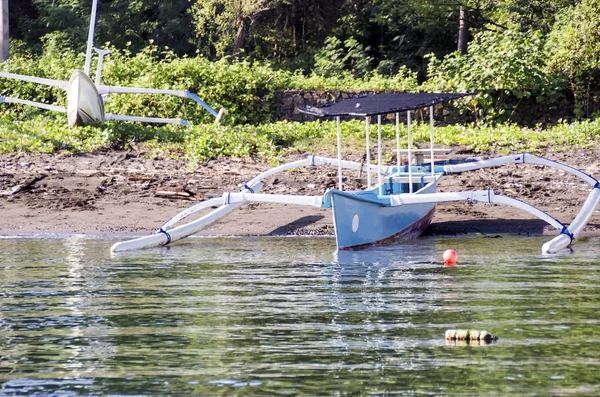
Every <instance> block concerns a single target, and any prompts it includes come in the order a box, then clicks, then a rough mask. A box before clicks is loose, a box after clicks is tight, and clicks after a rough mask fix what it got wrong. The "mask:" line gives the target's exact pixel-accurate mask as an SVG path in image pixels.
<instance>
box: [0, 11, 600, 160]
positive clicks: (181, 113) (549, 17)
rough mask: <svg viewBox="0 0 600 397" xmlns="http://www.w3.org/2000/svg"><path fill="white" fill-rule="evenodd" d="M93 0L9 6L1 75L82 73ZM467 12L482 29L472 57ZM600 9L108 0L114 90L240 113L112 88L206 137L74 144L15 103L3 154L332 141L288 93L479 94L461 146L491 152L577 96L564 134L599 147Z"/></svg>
mask: <svg viewBox="0 0 600 397" xmlns="http://www.w3.org/2000/svg"><path fill="white" fill-rule="evenodd" d="M90 5H91V0H53V1H51V2H50V1H47V0H9V7H10V14H9V17H10V34H11V59H10V60H9V61H8V62H5V63H4V64H2V65H1V66H0V69H1V70H3V71H10V72H13V73H21V74H29V75H34V76H39V77H47V78H54V79H62V80H66V79H68V77H69V75H70V73H71V71H72V70H73V69H75V68H81V67H82V65H83V58H84V56H83V53H84V50H85V45H86V38H87V30H88V24H89V14H90ZM461 11H462V14H464V15H465V19H464V22H465V23H466V25H467V26H468V27H469V43H468V47H467V50H466V51H465V52H462V53H460V52H457V51H456V48H457V36H458V26H459V17H460V15H461ZM599 15H600V0H504V1H496V0H330V1H319V0H172V1H170V2H164V1H159V0H111V1H106V0H100V1H99V9H98V22H97V29H96V35H95V43H96V45H97V46H102V47H106V48H109V49H111V51H112V53H111V55H110V56H108V57H107V58H106V59H105V64H104V73H103V83H104V84H110V85H125V86H141V87H152V88H174V89H192V90H194V91H196V92H197V93H198V94H199V96H200V97H201V98H203V99H204V100H206V101H207V102H208V103H209V104H210V105H211V106H213V107H214V108H220V107H225V108H226V109H227V110H228V112H229V115H228V117H227V119H226V124H227V125H226V126H225V127H223V128H226V130H225V133H222V132H223V130H220V129H216V127H214V126H213V125H212V117H211V116H210V115H209V114H208V113H207V112H206V111H204V110H203V109H201V108H200V107H199V106H197V105H196V104H194V103H193V102H191V101H185V100H182V99H180V98H174V97H173V98H171V97H152V96H143V95H138V96H131V95H121V96H118V95H112V96H111V97H110V101H108V102H107V103H106V109H107V112H108V113H117V114H132V115H144V116H156V117H181V118H185V119H188V120H190V121H192V123H193V124H194V128H193V130H192V131H188V132H186V133H181V132H180V130H177V129H173V128H171V127H160V128H156V129H155V130H154V129H152V128H151V127H149V126H143V125H132V124H123V125H125V126H128V127H122V126H121V125H117V124H113V123H108V124H107V126H106V127H89V128H87V129H77V130H75V132H73V133H72V134H71V135H69V134H70V133H67V132H62V133H60V132H59V130H60V129H61V128H66V126H65V124H66V123H65V122H64V120H63V118H61V117H60V115H59V116H54V115H48V114H47V112H44V111H40V110H37V109H32V108H28V107H23V106H12V105H11V106H8V105H3V106H0V116H1V117H2V119H3V123H5V124H4V125H2V126H1V128H0V130H1V131H2V132H1V134H3V135H1V134H0V136H3V138H1V139H2V141H1V142H2V145H4V146H3V149H2V150H16V149H17V148H18V147H21V148H23V150H32V148H37V149H35V150H47V151H56V150H71V149H69V148H72V150H75V151H77V150H93V148H96V149H98V148H109V147H111V145H116V146H117V147H121V146H123V145H127V144H128V142H130V141H132V140H133V141H142V140H143V141H146V142H147V144H148V145H150V143H151V142H155V143H156V144H157V145H158V144H159V143H160V145H163V149H160V150H166V151H173V153H175V152H177V153H188V154H186V156H190V158H192V159H195V160H198V161H199V160H201V159H203V158H207V157H211V156H215V155H224V154H235V155H254V154H259V153H271V154H273V153H279V152H280V151H281V150H283V149H282V148H290V147H298V145H304V143H305V142H312V143H313V144H314V143H315V142H319V139H322V138H323V136H319V138H315V136H316V135H315V134H316V132H314V131H313V129H314V128H317V127H314V126H313V123H308V124H307V125H303V126H296V127H293V128H296V131H294V132H293V133H292V132H290V131H291V129H292V127H291V124H290V125H288V124H285V123H283V124H282V123H278V122H276V123H274V124H272V122H274V120H273V114H274V110H275V107H276V106H277V105H278V103H277V98H276V97H275V93H276V92H277V91H279V90H287V89H297V90H310V89H315V90H340V89H345V90H404V91H419V90H427V91H434V90H435V91H447V92H448V91H450V92H452V91H474V92H477V93H478V95H477V96H476V97H474V98H472V99H471V100H466V101H463V102H461V103H460V104H459V105H460V106H463V107H464V109H465V110H466V111H469V112H474V113H475V114H476V121H477V128H478V129H479V130H477V128H472V127H469V128H471V129H468V130H462V131H461V130H455V132H454V133H452V134H449V135H448V136H454V137H455V138H452V139H449V140H448V141H447V142H457V141H458V138H456V137H457V136H459V135H461V134H462V135H464V136H465V137H468V138H469V139H471V145H472V146H473V147H476V148H479V149H478V150H485V148H486V147H488V148H489V145H491V143H490V142H491V141H489V140H487V138H486V137H487V136H488V135H491V134H489V131H487V130H486V129H487V128H492V126H494V125H495V124H498V123H503V124H501V125H500V127H498V126H497V128H498V129H499V130H504V131H506V134H505V135H502V136H506V137H508V138H506V140H505V142H506V143H502V144H501V145H504V144H506V145H509V144H510V145H516V146H519V145H521V144H522V143H523V142H529V143H530V144H531V145H533V146H542V145H543V144H544V143H543V141H542V138H541V136H542V135H537V133H534V132H532V131H537V129H536V128H535V127H534V128H529V129H527V128H526V127H520V126H518V125H517V124H516V123H517V122H518V121H519V118H518V117H517V114H518V112H519V110H520V109H521V107H522V106H523V104H525V103H527V104H532V103H533V104H539V105H544V106H546V107H547V108H552V107H553V106H556V104H559V103H560V104H564V103H571V104H572V105H573V109H574V112H573V113H572V114H570V115H568V116H569V121H573V120H581V122H577V123H575V124H569V123H567V122H563V121H561V122H559V123H558V124H557V125H555V126H554V127H552V128H551V129H550V131H554V130H556V131H560V133H565V134H570V135H573V136H577V137H578V138H577V139H579V141H578V142H588V141H589V139H595V135H594V134H593V133H588V132H586V133H585V134H587V135H585V134H583V133H580V131H590V128H591V129H594V128H596V127H597V125H596V124H595V123H596V121H595V119H594V118H595V115H596V113H595V112H597V110H598V109H599V108H600V72H599V70H600V68H599V66H600V65H599V63H600V33H599V32H600V16H599ZM0 92H6V93H7V94H8V95H10V96H15V97H20V98H23V99H29V100H37V101H42V102H45V103H49V104H58V105H64V101H65V96H64V93H63V92H61V91H60V90H56V89H53V88H49V87H43V86H39V85H34V84H28V83H23V82H17V81H14V80H9V79H0ZM13 123H14V125H13ZM44 123H47V124H44ZM586 123H590V124H586ZM44 125H46V126H44ZM294 125H295V124H294ZM570 126H574V127H570ZM580 126H585V127H580ZM318 127H319V128H322V127H323V125H318ZM448 128H451V127H448ZM457 128H458V127H457ZM277 129H279V130H281V131H276V130H277ZM472 131H477V132H472ZM229 134H232V135H234V136H229ZM67 135H68V136H69V137H68V138H67ZM317 135H318V134H317ZM181 136H184V137H186V138H185V139H183V138H181ZM9 137H10V138H9ZM538 138H539V142H538ZM11 139H14V142H13V141H11ZM444 139H445V138H444ZM495 139H498V140H499V141H502V138H498V137H495ZM556 139H557V140H558V139H559V137H558V136H557V137H556ZM560 139H562V140H564V141H565V142H567V141H568V140H569V139H570V136H567V137H563V138H560ZM325 141H327V140H326V139H325ZM169 142H170V143H169ZM444 142H446V141H444ZM561 142H562V141H561ZM19 145H21V146H19ZM10 148H12V149H10ZM25 148H29V149H25ZM86 148H87V149H86ZM157 150H158V149H157ZM216 152H218V153H216ZM190 153H193V154H190Z"/></svg>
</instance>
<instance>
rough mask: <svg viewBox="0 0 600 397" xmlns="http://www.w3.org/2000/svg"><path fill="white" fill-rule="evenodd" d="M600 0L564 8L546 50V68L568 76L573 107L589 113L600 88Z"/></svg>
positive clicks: (584, 114) (599, 100) (578, 3)
mask: <svg viewBox="0 0 600 397" xmlns="http://www.w3.org/2000/svg"><path fill="white" fill-rule="evenodd" d="M598 15H600V1H598V0H583V1H581V2H577V4H576V5H574V6H572V7H569V8H566V9H564V10H563V11H562V12H561V13H560V14H558V16H557V21H556V23H555V25H554V27H553V29H552V31H551V32H550V35H549V37H548V42H547V45H546V51H547V53H548V55H549V59H548V71H549V72H550V73H561V74H564V75H566V76H568V78H569V84H570V88H571V91H572V92H573V94H574V96H575V102H576V111H577V112H578V114H579V115H580V116H587V117H589V116H590V115H591V114H590V113H591V112H590V108H591V105H593V104H594V103H596V104H597V103H599V102H600V98H598V97H599V96H600V91H599V89H598V87H599V85H600V18H598Z"/></svg>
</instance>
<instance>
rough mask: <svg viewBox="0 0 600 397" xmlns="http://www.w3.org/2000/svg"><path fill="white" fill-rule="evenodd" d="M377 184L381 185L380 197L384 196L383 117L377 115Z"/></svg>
mask: <svg viewBox="0 0 600 397" xmlns="http://www.w3.org/2000/svg"><path fill="white" fill-rule="evenodd" d="M377 183H378V184H379V195H380V196H383V185H382V181H381V115H380V114H378V115H377Z"/></svg>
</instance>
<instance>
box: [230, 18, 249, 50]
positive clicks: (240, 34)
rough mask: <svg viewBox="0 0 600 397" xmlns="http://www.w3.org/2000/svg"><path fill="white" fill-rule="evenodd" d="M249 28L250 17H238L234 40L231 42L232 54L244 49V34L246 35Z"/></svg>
mask: <svg viewBox="0 0 600 397" xmlns="http://www.w3.org/2000/svg"><path fill="white" fill-rule="evenodd" d="M249 28H250V18H248V17H246V18H240V19H239V23H238V30H237V33H236V35H235V41H234V42H233V54H234V55H237V54H239V53H240V51H242V50H243V49H244V46H245V45H246V36H247V35H248V29H249Z"/></svg>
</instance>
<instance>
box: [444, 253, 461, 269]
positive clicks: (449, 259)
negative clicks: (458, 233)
mask: <svg viewBox="0 0 600 397" xmlns="http://www.w3.org/2000/svg"><path fill="white" fill-rule="evenodd" d="M443 258H444V266H456V259H457V258H458V254H457V253H456V251H454V250H446V251H444V256H443Z"/></svg>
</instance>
